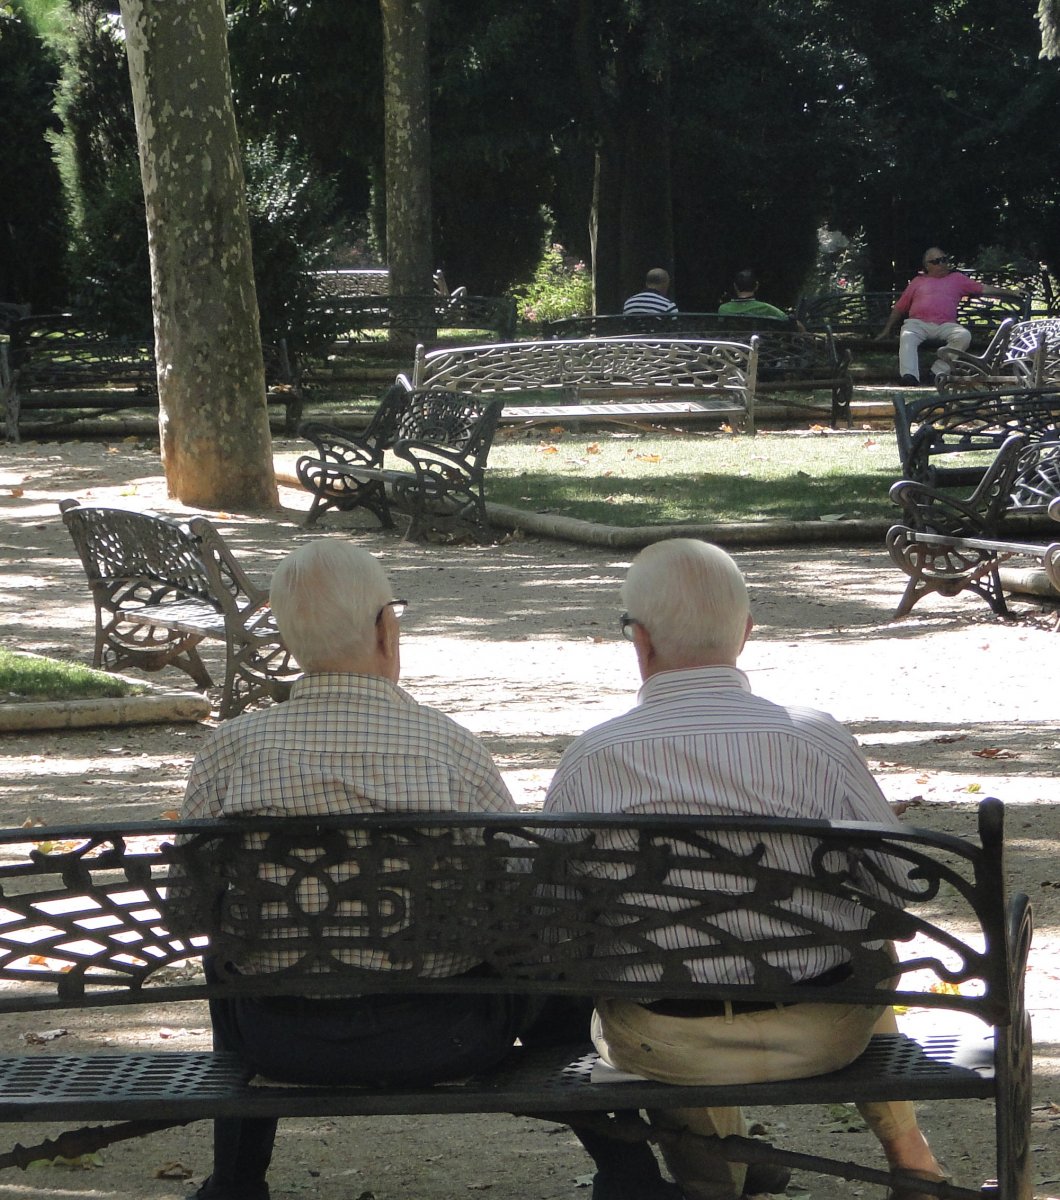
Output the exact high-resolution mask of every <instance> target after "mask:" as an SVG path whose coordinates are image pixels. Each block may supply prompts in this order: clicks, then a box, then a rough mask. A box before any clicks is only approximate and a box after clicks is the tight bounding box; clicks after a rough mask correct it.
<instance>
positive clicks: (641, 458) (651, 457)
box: [637, 454, 662, 462]
mask: <svg viewBox="0 0 1060 1200" xmlns="http://www.w3.org/2000/svg"><path fill="white" fill-rule="evenodd" d="M637 462H662V455H661V454H638V455H637Z"/></svg>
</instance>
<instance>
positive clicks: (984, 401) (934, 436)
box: [892, 384, 1060, 487]
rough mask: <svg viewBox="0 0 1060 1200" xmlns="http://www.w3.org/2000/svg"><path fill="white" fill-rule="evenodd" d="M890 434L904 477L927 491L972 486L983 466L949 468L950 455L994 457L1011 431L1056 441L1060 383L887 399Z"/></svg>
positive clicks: (899, 396) (1059, 423) (1059, 422)
mask: <svg viewBox="0 0 1060 1200" xmlns="http://www.w3.org/2000/svg"><path fill="white" fill-rule="evenodd" d="M892 401H893V404H894V432H895V438H896V439H897V442H898V457H899V460H900V461H901V464H902V475H903V477H904V478H905V479H914V480H916V481H917V482H919V483H925V484H928V485H930V486H932V487H945V486H951V487H952V486H955V487H974V486H975V485H976V484H977V483H979V481H980V480H981V479H982V478H983V476H984V474H985V473H986V470H987V468H986V467H985V466H982V465H979V466H948V465H939V461H938V460H941V463H942V464H946V463H948V462H950V461H952V460H951V458H950V456H951V455H957V456H960V455H966V454H969V453H981V452H983V451H988V452H990V453H992V454H996V453H997V452H998V451H999V450H1000V449H1001V447H1002V446H1003V445H1004V443H1005V440H1006V439H1007V438H1008V437H1010V436H1011V435H1012V434H1013V433H1024V434H1026V435H1027V436H1028V438H1030V439H1031V440H1032V441H1037V440H1042V441H1054V440H1056V439H1057V438H1060V384H1053V385H1051V386H1049V387H1035V388H1006V389H1002V390H1000V391H993V392H948V393H946V394H945V395H941V396H939V395H934V396H924V397H920V398H918V399H913V400H910V399H907V398H906V396H904V395H896V396H893V397H892Z"/></svg>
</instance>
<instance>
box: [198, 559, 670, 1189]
mask: <svg viewBox="0 0 1060 1200" xmlns="http://www.w3.org/2000/svg"><path fill="white" fill-rule="evenodd" d="M270 600H271V604H272V608H273V612H274V613H275V616H276V621H277V624H278V625H279V627H280V631H281V633H282V634H283V637H284V641H285V642H286V643H287V647H288V649H289V650H290V651H291V653H292V654H293V655H294V656H295V658H296V659H297V660H298V662H299V664H300V665H301V667H302V668H303V670H304V671H305V675H304V676H303V678H301V679H300V680H298V681H297V682H296V683H295V684H294V687H293V688H292V691H291V697H290V699H289V700H288V701H287V702H286V703H285V704H280V705H276V706H273V707H271V708H268V709H266V710H264V711H261V712H256V713H245V714H243V715H242V716H240V717H237V718H236V719H235V720H232V721H228V722H226V723H225V724H223V725H222V726H221V727H220V728H219V729H218V730H217V731H216V733H215V734H214V735H213V737H212V738H211V739H210V741H209V742H208V744H207V745H206V747H205V748H204V749H203V750H202V752H201V753H200V754H199V756H198V757H197V758H196V760H195V763H194V765H193V767H192V770H191V775H190V777H189V780H188V786H187V791H186V794H185V798H184V808H183V813H182V815H183V817H185V818H189V819H191V818H197V817H205V818H212V817H224V816H230V817H238V816H314V815H322V814H328V813H347V812H469V813H483V814H490V813H507V812H515V804H514V802H513V800H512V798H511V795H510V794H509V792H508V789H507V788H506V787H505V785H504V781H503V780H502V779H501V777H500V773H499V772H498V770H497V767H496V765H495V764H494V762H493V760H492V759H491V758H490V756H489V753H488V752H487V750H486V749H485V747H484V746H483V745H482V743H481V742H479V740H478V739H477V738H476V737H474V736H473V735H472V734H471V733H469V732H468V731H467V730H466V729H464V728H462V727H461V726H460V725H457V724H456V723H455V722H454V721H452V720H450V719H449V718H448V717H446V716H444V715H443V714H442V713H440V712H437V711H436V710H434V709H431V708H427V707H426V706H425V705H422V704H418V703H417V702H416V701H415V700H413V698H412V697H411V696H410V695H409V694H408V693H407V692H406V691H404V690H403V689H402V688H401V687H399V686H398V677H399V673H400V653H399V626H398V620H399V618H400V616H401V614H402V612H403V611H404V608H405V601H403V600H396V599H394V594H393V591H392V590H391V588H390V584H389V583H388V582H387V578H386V575H385V573H384V572H383V569H382V567H381V566H380V565H379V563H378V562H377V561H376V560H375V559H374V558H373V557H372V556H371V555H370V554H368V553H367V552H366V551H364V550H360V549H357V548H356V547H353V546H350V545H349V544H348V543H346V542H340V541H336V540H333V539H322V540H320V541H317V542H314V543H312V544H310V545H307V546H303V547H301V548H300V549H298V550H295V551H294V552H292V553H291V554H290V555H288V556H287V558H286V559H284V561H283V562H282V563H281V564H280V566H279V568H278V569H277V571H276V574H275V575H274V577H273V581H272V590H271V596H270ZM366 955H367V952H363V953H361V954H360V956H359V957H358V958H357V959H356V965H357V966H362V967H369V968H373V969H379V970H386V969H387V966H388V963H387V962H385V961H381V960H379V959H378V958H368V957H366ZM292 962H293V957H292V955H291V954H290V952H287V951H285V950H284V949H283V948H282V947H280V946H277V947H276V948H275V949H273V948H271V947H270V949H269V950H268V951H267V952H266V953H265V954H263V955H261V956H260V957H259V958H256V959H255V960H254V961H252V962H240V963H237V964H235V966H236V967H237V968H238V969H239V970H241V971H245V972H254V971H259V970H260V971H270V970H271V971H274V970H279V969H282V968H283V967H285V966H289V965H292ZM205 965H206V970H207V974H208V975H214V973H215V968H214V966H213V964H212V963H211V962H210V961H209V960H207V962H206V964H205ZM477 969H479V964H478V963H477V962H476V961H475V959H474V958H473V957H470V956H466V955H463V956H462V955H455V954H452V953H444V954H437V955H435V956H434V957H433V959H432V960H431V961H430V962H427V963H425V964H424V972H425V973H426V974H429V975H433V976H435V977H437V978H451V977H453V976H456V975H460V974H462V973H467V972H472V973H473V972H475V971H476V970H477ZM589 1016H590V1013H589V1012H588V1011H586V1012H583V1013H579V1012H574V1013H572V1012H571V1011H570V1010H569V1008H568V1009H565V1008H564V1007H563V1004H562V1002H559V1001H557V1002H554V1003H552V1004H550V1005H547V1006H545V1009H544V1011H542V1010H541V1004H540V1002H539V1001H538V1002H534V1003H531V1002H530V1001H528V1000H527V999H526V998H525V997H519V996H489V995H487V996H481V995H479V996H476V995H468V994H459V995H447V996H446V995H441V996H428V997H410V996H396V997H391V996H387V995H377V996H354V997H329V998H322V997H252V996H251V997H239V998H236V999H230V1000H217V1001H211V1005H210V1018H211V1023H212V1025H213V1033H214V1046H215V1048H216V1049H218V1050H229V1051H234V1052H235V1053H237V1054H239V1055H240V1056H241V1057H242V1058H243V1059H244V1060H245V1061H246V1062H247V1063H249V1064H250V1065H251V1066H252V1067H253V1068H254V1070H255V1071H257V1072H258V1073H260V1074H262V1075H265V1076H268V1077H270V1078H274V1079H279V1080H284V1081H287V1082H292V1083H310V1082H312V1083H317V1084H348V1083H363V1084H368V1085H373V1084H374V1085H391V1086H398V1085H403V1084H409V1085H413V1084H429V1083H433V1082H438V1081H440V1080H445V1079H454V1078H460V1077H462V1076H465V1075H469V1074H473V1073H476V1072H479V1071H485V1070H488V1069H489V1068H490V1067H492V1066H494V1065H496V1064H497V1063H498V1062H500V1060H501V1059H503V1058H504V1057H505V1056H506V1055H507V1054H508V1052H509V1051H510V1050H511V1047H512V1043H513V1042H514V1040H515V1038H516V1037H522V1039H523V1040H524V1041H526V1040H528V1039H530V1040H534V1039H537V1040H539V1041H540V1040H544V1039H546V1038H548V1037H549V1036H551V1035H552V1033H553V1030H555V1032H557V1033H561V1034H562V1036H563V1038H564V1040H570V1039H571V1038H572V1036H573V1037H577V1034H578V1032H579V1029H584V1030H585V1031H586V1032H588V1023H589ZM572 1021H573V1022H574V1023H575V1024H574V1027H573V1028H572V1025H571V1022H572ZM574 1132H575V1133H576V1134H577V1136H578V1137H579V1138H580V1140H581V1141H582V1143H583V1145H584V1146H585V1148H586V1150H587V1151H588V1152H589V1154H590V1155H591V1156H592V1157H593V1159H594V1161H595V1163H596V1165H597V1167H598V1168H599V1170H598V1175H604V1176H606V1178H608V1179H627V1178H631V1177H633V1178H637V1179H640V1180H643V1181H644V1182H645V1186H644V1187H643V1188H641V1189H639V1190H638V1194H637V1196H636V1198H635V1200H680V1193H679V1192H678V1191H677V1189H676V1188H674V1187H673V1185H672V1184H669V1183H668V1182H667V1181H665V1180H663V1179H662V1176H661V1174H660V1172H659V1169H658V1164H657V1163H656V1161H655V1158H654V1156H653V1155H652V1153H651V1150H650V1149H649V1148H648V1147H647V1146H645V1145H641V1146H633V1147H630V1146H626V1145H624V1144H623V1143H621V1142H617V1141H613V1140H612V1139H610V1138H607V1137H603V1136H601V1135H599V1134H597V1133H594V1132H592V1131H588V1130H583V1129H580V1128H576V1129H575V1130H574ZM275 1134H276V1121H275V1120H271V1119H267V1118H264V1119H263V1118H248V1119H239V1118H227V1119H220V1120H217V1121H215V1122H214V1162H213V1171H212V1174H211V1175H210V1176H209V1178H208V1179H206V1181H205V1182H204V1183H203V1184H202V1186H201V1187H200V1188H199V1189H198V1190H197V1191H196V1192H195V1193H194V1197H195V1200H268V1196H269V1187H268V1183H267V1182H266V1173H267V1171H268V1167H269V1162H270V1160H271V1156H272V1148H273V1142H274V1139H275ZM189 1200H190V1198H189ZM598 1200H599V1197H598ZM609 1200H610V1198H609Z"/></svg>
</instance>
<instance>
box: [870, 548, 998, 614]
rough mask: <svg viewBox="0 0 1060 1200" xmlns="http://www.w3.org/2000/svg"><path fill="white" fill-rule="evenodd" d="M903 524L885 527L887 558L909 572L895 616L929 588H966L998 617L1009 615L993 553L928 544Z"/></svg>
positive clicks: (951, 592) (946, 591) (945, 591)
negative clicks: (985, 553) (912, 535)
mask: <svg viewBox="0 0 1060 1200" xmlns="http://www.w3.org/2000/svg"><path fill="white" fill-rule="evenodd" d="M911 533H912V531H911V530H909V529H908V528H907V527H906V526H904V525H895V526H892V528H891V529H889V530H888V531H887V551H888V553H889V554H890V556H891V560H892V561H893V562H894V564H895V565H896V566H897V567H899V568H900V569H901V570H902V571H904V572H905V573H906V575H908V576H909V582H908V583H907V584H906V588H905V592H904V593H903V594H902V599H901V601H900V602H899V604H898V608H897V609H896V610H895V614H894V615H895V616H896V617H904V616H906V615H907V614H908V613H909V612H910V611H911V610H912V608H913V605H914V604H916V603H917V601H918V600H920V599H921V597H923V596H926V595H927V594H928V593H929V592H938V594H939V595H940V596H958V595H960V593H961V592H963V591H965V590H968V591H970V592H974V593H975V594H976V595H977V596H980V597H981V598H982V599H983V600H985V601H986V602H987V604H989V605H990V608H991V610H992V611H993V612H995V613H996V614H997V615H998V616H999V617H1011V616H1012V614H1011V613H1010V612H1009V609H1008V605H1007V604H1006V602H1005V593H1004V591H1003V590H1002V587H1001V575H1000V568H999V565H998V561H997V556H996V555H993V554H987V555H986V556H985V557H984V554H983V553H981V552H979V551H976V550H972V551H968V550H961V549H960V548H959V547H949V546H929V545H926V544H924V543H922V542H917V541H916V540H915V537H911V536H910V535H911Z"/></svg>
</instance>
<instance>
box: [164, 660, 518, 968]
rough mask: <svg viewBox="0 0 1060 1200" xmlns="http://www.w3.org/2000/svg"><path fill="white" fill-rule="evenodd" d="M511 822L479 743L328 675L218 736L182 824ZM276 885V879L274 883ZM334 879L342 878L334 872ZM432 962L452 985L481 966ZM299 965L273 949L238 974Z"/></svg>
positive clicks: (313, 900) (373, 689)
mask: <svg viewBox="0 0 1060 1200" xmlns="http://www.w3.org/2000/svg"><path fill="white" fill-rule="evenodd" d="M515 811H516V808H515V802H514V801H513V800H512V797H511V794H510V793H509V791H508V789H507V787H506V786H505V784H504V781H503V780H502V779H501V776H500V772H499V771H498V770H497V766H496V764H495V763H494V761H493V759H492V758H491V757H490V755H489V752H488V751H487V750H486V748H485V746H483V745H482V743H481V742H480V741H479V740H478V738H476V737H475V736H474V734H472V733H470V732H469V731H468V730H466V729H464V728H463V727H462V726H460V725H458V724H457V723H456V722H455V721H453V720H451V719H450V718H449V717H447V716H445V715H444V714H442V713H440V712H438V711H437V710H436V709H433V708H428V707H427V706H426V705H423V704H419V703H417V702H416V701H415V700H414V699H413V698H412V697H411V696H410V695H409V694H408V693H407V692H406V691H404V690H403V689H402V688H400V687H398V686H397V685H396V684H393V683H391V682H390V681H389V680H387V679H383V678H381V677H379V676H375V675H353V674H337V673H336V674H331V673H321V674H315V675H308V676H305V677H304V678H302V679H299V680H298V681H297V682H296V683H295V684H294V686H293V688H292V689H291V697H290V699H289V700H288V701H287V702H286V703H284V704H277V705H274V706H273V707H271V708H268V709H263V710H262V711H260V712H255V713H246V714H244V715H243V716H240V717H237V718H236V719H235V720H232V721H227V722H225V723H224V724H223V725H221V726H220V727H219V728H218V729H217V731H216V732H215V733H214V734H213V736H212V737H211V738H210V740H209V742H208V743H207V744H206V746H205V748H204V749H203V750H202V751H201V752H200V754H199V755H198V757H197V758H196V759H195V763H194V765H193V766H192V770H191V775H190V777H189V779H188V786H187V790H186V792H185V796H184V806H183V810H182V813H181V815H182V817H185V818H189V819H190V818H196V817H240V816H316V815H321V814H342V813H357V812H435V813H438V812H456V813H459V812H480V813H484V814H487V813H502V812H515ZM281 876H282V872H281V871H280V870H279V869H277V870H276V872H275V873H274V877H275V878H276V880H277V881H278V882H282V877H281ZM337 877H339V872H338V871H334V872H332V873H331V878H337ZM298 899H299V901H300V902H301V903H302V904H303V905H304V907H305V908H307V909H309V910H311V909H313V908H314V907H319V906H323V905H325V904H327V903H328V900H329V889H328V887H327V885H326V882H322V883H317V882H316V880H315V879H314V878H313V877H312V874H311V873H310V874H309V876H308V877H307V879H306V880H305V882H304V883H303V885H302V893H301V894H300V895H299V897H298ZM341 907H342V906H340V908H341ZM272 915H273V916H278V915H279V909H277V911H276V912H275V913H273V914H272ZM428 957H429V958H430V959H431V961H430V962H428V963H427V964H426V965H425V967H424V969H423V973H424V974H426V975H433V976H448V975H455V974H458V973H459V972H461V971H466V970H467V969H469V968H470V967H472V966H474V965H476V963H475V960H474V959H469V958H468V957H467V956H464V955H453V954H437V955H433V956H428ZM344 960H345V961H348V962H354V963H356V964H357V965H359V966H364V967H372V968H376V969H381V970H385V969H386V968H387V967H388V966H391V965H392V964H390V963H389V961H388V960H387V959H385V958H384V957H383V956H379V955H368V954H367V953H366V952H365V953H357V954H347V955H344ZM293 961H294V956H293V955H291V954H289V953H285V952H284V951H283V949H282V947H280V946H278V947H277V949H276V951H275V952H272V951H271V948H270V953H269V954H268V955H265V956H262V957H261V958H259V959H257V960H255V962H253V963H241V964H240V965H241V966H242V967H243V969H245V970H277V969H280V968H282V967H285V966H289V965H291V963H292V962H293Z"/></svg>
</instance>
